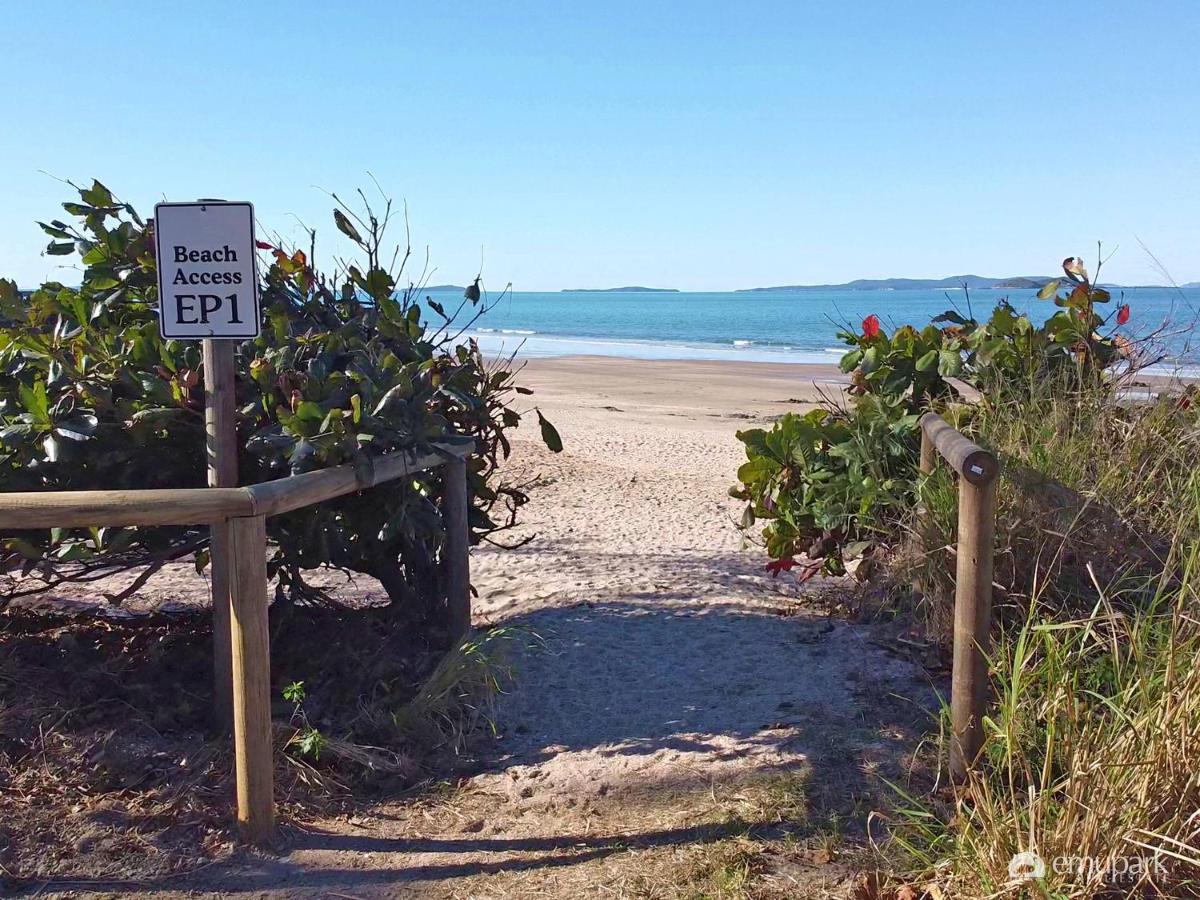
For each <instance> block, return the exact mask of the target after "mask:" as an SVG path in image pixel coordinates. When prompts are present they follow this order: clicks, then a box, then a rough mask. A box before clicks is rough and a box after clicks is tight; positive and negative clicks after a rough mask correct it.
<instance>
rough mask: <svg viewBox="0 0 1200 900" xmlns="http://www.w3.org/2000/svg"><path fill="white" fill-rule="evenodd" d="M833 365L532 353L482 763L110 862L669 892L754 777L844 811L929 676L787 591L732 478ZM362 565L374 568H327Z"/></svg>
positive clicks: (576, 892)
mask: <svg viewBox="0 0 1200 900" xmlns="http://www.w3.org/2000/svg"><path fill="white" fill-rule="evenodd" d="M836 377H837V375H836V371H835V370H832V369H822V368H810V369H805V370H801V369H799V368H797V367H793V366H778V365H754V364H746V365H740V366H735V365H729V364H719V363H667V362H633V361H628V360H615V359H573V360H572V359H568V360H553V361H549V360H547V361H538V362H537V363H536V364H532V365H531V366H530V367H529V369H528V370H527V371H526V372H525V373H524V374H523V378H522V381H523V383H525V384H528V385H530V386H531V387H533V388H534V389H535V391H536V393H535V395H534V396H533V397H532V398H528V399H530V400H534V401H536V402H537V403H538V404H539V406H540V407H541V409H542V410H543V411H544V412H545V414H546V415H547V416H548V417H549V418H550V419H551V420H552V421H554V422H555V423H556V425H557V426H558V428H559V430H560V432H561V433H562V436H563V438H564V441H565V444H566V449H565V451H564V452H563V453H561V454H557V455H555V454H550V453H549V452H547V451H546V450H545V448H544V447H542V446H541V445H540V443H537V442H535V441H534V438H535V437H536V425H535V422H534V421H533V417H532V415H531V416H530V417H529V419H530V421H529V426H528V427H526V428H525V429H524V433H523V434H522V435H521V437H520V438H519V439H518V440H517V441H515V442H514V455H513V460H512V463H511V465H510V467H509V469H508V477H509V478H511V479H512V480H514V481H518V482H529V483H531V484H532V486H531V487H530V495H531V497H532V501H531V503H530V504H529V506H528V507H526V509H525V511H524V517H523V525H522V527H521V529H520V530H519V531H517V532H514V533H509V534H507V535H505V536H504V538H503V539H504V540H505V541H507V542H513V541H516V540H519V539H521V538H524V537H532V540H531V541H530V542H529V543H528V544H526V545H524V546H522V547H520V548H519V549H516V550H506V551H501V550H498V549H494V548H490V547H487V546H481V547H478V548H476V549H475V550H474V551H473V554H472V568H473V583H474V585H475V587H476V588H477V589H478V591H479V599H478V600H477V601H476V604H475V616H476V625H477V626H480V627H489V626H509V627H512V628H513V629H514V630H515V632H516V633H517V634H518V635H519V636H520V640H519V641H514V647H515V651H514V654H513V658H512V659H511V663H512V665H513V668H514V671H515V673H516V681H515V683H514V685H513V686H512V687H511V689H510V691H509V693H508V694H506V695H505V696H504V697H503V698H501V701H500V703H499V704H498V708H497V710H496V716H495V719H496V729H497V732H496V735H495V737H494V738H490V737H487V738H484V739H483V740H482V741H481V746H480V747H479V748H478V751H477V752H478V757H479V760H478V765H477V766H476V767H475V769H474V771H476V772H477V774H475V775H474V777H472V778H470V779H469V780H468V781H467V782H466V784H465V785H464V786H462V787H461V788H456V789H454V790H453V791H449V792H445V793H439V792H436V791H435V792H432V794H426V795H425V796H423V797H422V798H420V799H418V800H407V801H390V802H385V803H381V804H377V805H374V806H371V807H367V808H363V809H361V810H359V811H358V813H357V814H356V815H354V816H352V817H349V818H348V819H331V820H324V821H314V822H307V823H301V824H298V825H294V826H293V827H290V828H289V829H288V832H287V835H286V838H287V844H286V847H285V851H284V854H283V855H282V856H276V857H256V856H253V855H248V856H243V857H241V858H240V859H239V861H238V862H237V864H235V865H232V866H227V865H221V866H214V867H211V868H209V869H206V870H204V871H203V872H201V873H198V874H196V875H193V876H192V877H191V878H189V879H187V880H186V881H179V880H171V881H167V882H162V883H157V884H155V883H150V884H140V885H136V886H134V885H129V884H125V885H116V884H114V885H110V886H109V887H111V888H112V889H113V890H114V892H115V893H117V894H122V895H123V894H125V893H128V892H129V891H130V890H136V892H138V893H149V894H155V895H162V896H230V895H242V894H254V895H257V896H271V897H275V896H279V897H284V896H287V897H350V898H365V897H396V896H420V897H530V896H556V897H591V896H596V897H624V896H655V897H657V896H675V891H676V890H677V889H678V890H684V888H683V887H682V883H683V882H684V881H686V879H687V878H688V877H689V876H688V875H687V874H686V873H687V872H688V871H689V866H692V865H694V862H695V860H696V859H697V858H698V854H701V853H702V852H703V851H704V849H705V848H706V847H708V846H712V845H714V842H719V841H721V840H723V839H724V838H726V837H727V836H728V834H735V833H740V832H739V830H740V831H744V828H745V825H746V824H747V823H748V824H756V823H761V824H763V825H771V824H772V823H773V822H774V821H775V820H776V818H777V817H778V815H779V813H778V811H777V810H776V809H775V806H777V805H778V801H776V803H775V806H772V804H770V803H764V802H762V801H761V800H760V799H758V798H759V797H760V794H761V793H762V792H763V791H766V792H768V793H769V791H770V790H771V786H772V785H774V784H778V783H785V782H781V781H780V779H781V777H783V778H786V779H787V782H786V783H788V784H795V785H800V786H801V787H800V788H799V789H798V790H799V793H798V794H797V798H798V799H797V798H792V799H791V800H789V801H788V802H790V803H792V804H793V805H796V804H799V806H800V807H802V809H801V811H800V813H798V814H799V815H800V816H801V818H805V819H806V820H810V821H811V826H812V830H813V833H814V834H816V833H817V832H819V831H820V830H821V829H833V830H839V829H842V828H845V827H847V826H846V823H847V822H851V821H852V820H859V821H861V819H862V817H863V814H864V804H866V803H869V802H870V797H871V794H872V792H873V790H875V788H876V787H877V781H876V780H875V779H874V775H873V773H874V772H875V770H876V769H878V768H880V767H883V768H884V769H886V770H888V771H889V772H894V771H895V769H896V767H897V765H898V760H899V759H901V758H902V755H903V750H904V749H905V748H906V747H907V746H909V742H910V741H911V737H912V735H913V734H914V733H915V731H916V729H915V728H914V725H917V724H920V723H921V719H922V715H923V714H922V713H921V707H922V706H928V705H929V703H930V689H929V687H928V685H927V683H926V681H925V679H924V677H923V674H922V673H921V672H919V671H918V670H916V669H915V667H912V666H911V665H910V664H908V663H906V662H900V661H897V660H894V659H892V658H890V657H888V656H887V655H885V654H884V652H883V651H882V650H880V649H879V647H878V646H877V645H875V644H873V643H871V637H872V632H871V631H870V629H868V628H866V627H863V626H858V625H851V624H848V623H845V622H842V621H839V620H832V619H827V618H825V617H824V616H823V615H822V614H821V612H820V610H819V604H817V603H814V602H813V595H814V593H816V592H818V591H820V590H822V589H825V590H841V589H842V588H841V587H839V586H836V585H829V586H825V587H824V588H822V586H820V585H810V586H808V587H807V588H805V589H804V590H803V591H802V590H801V589H799V588H798V587H797V586H796V585H795V584H794V583H792V582H791V580H790V576H787V575H785V576H783V577H781V578H780V579H779V580H773V579H771V578H769V577H767V576H766V574H765V572H764V569H763V565H764V562H765V558H764V556H763V554H762V551H761V550H757V549H754V548H750V549H746V548H744V547H743V546H742V539H741V535H740V533H739V532H738V530H737V529H736V528H735V527H734V520H735V519H736V517H737V516H738V515H739V514H740V504H739V503H738V502H737V501H734V500H732V499H730V498H729V497H728V495H727V489H728V488H729V486H730V484H731V483H732V481H733V477H734V472H735V471H736V469H737V466H738V464H739V463H740V461H741V460H742V459H743V458H744V456H743V453H742V449H741V445H740V444H739V443H738V442H737V440H736V438H735V434H734V433H735V431H736V430H737V429H738V428H741V427H747V426H749V425H751V424H754V423H756V422H765V421H768V420H769V419H770V418H771V417H773V416H776V415H778V414H780V413H782V412H785V411H787V410H789V409H792V410H794V409H797V408H798V407H797V406H796V404H795V403H794V402H791V401H794V400H795V399H797V398H799V399H802V400H811V399H813V397H814V396H815V395H816V391H817V390H818V389H821V390H836V389H837V388H836V385H833V384H831V382H832V381H833V380H835V379H836ZM814 379H815V380H816V381H817V382H819V384H820V387H819V388H818V387H814V385H813V380H814ZM523 399H525V398H523ZM374 590H377V586H374V585H373V583H370V581H369V579H367V580H364V581H363V582H362V583H360V584H357V585H355V586H352V587H349V588H347V589H343V591H342V592H343V593H345V594H347V595H351V594H360V595H363V596H366V595H369V594H370V593H371V592H372V591H374ZM205 594H206V585H205V582H204V581H203V579H200V578H198V577H197V576H196V575H195V573H194V571H192V570H191V568H190V566H178V567H174V568H173V569H172V570H171V571H169V572H166V573H163V575H162V576H160V577H159V578H158V579H157V581H156V586H155V591H154V596H155V597H157V598H158V599H159V601H161V599H162V598H163V597H164V596H165V597H173V598H176V599H177V600H178V601H180V602H184V603H197V602H204V597H205ZM85 597H86V595H81V596H80V598H79V600H80V601H82V600H83V599H85ZM141 602H142V601H138V600H133V601H131V602H130V606H131V607H132V608H135V609H136V608H138V607H139V606H140V605H141ZM866 808H870V807H866ZM791 815H792V817H793V818H794V817H795V815H797V813H796V812H795V811H793V813H791ZM788 877H789V878H791V879H792V880H793V881H795V885H793V884H792V882H791V881H789V882H788V885H787V888H788V889H787V891H785V894H784V895H787V896H791V895H795V896H832V895H835V894H837V893H838V891H843V892H844V890H845V888H846V882H845V873H844V871H842V870H838V869H837V868H836V867H832V866H829V865H827V864H825V862H824V861H822V862H820V863H819V864H814V865H813V866H812V867H811V868H810V869H806V870H805V871H803V872H800V873H798V874H796V873H793V874H792V875H789V876H788ZM801 884H802V885H803V886H802V887H800V886H799V885H801ZM98 887H99V886H98Z"/></svg>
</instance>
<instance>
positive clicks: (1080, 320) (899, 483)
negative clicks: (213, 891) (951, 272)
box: [730, 258, 1132, 575]
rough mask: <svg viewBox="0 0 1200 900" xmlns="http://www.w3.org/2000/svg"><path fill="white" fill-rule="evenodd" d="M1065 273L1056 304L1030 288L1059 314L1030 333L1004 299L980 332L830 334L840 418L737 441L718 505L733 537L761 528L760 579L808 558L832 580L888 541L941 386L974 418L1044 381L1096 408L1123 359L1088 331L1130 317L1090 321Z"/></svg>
mask: <svg viewBox="0 0 1200 900" xmlns="http://www.w3.org/2000/svg"><path fill="white" fill-rule="evenodd" d="M1063 269H1064V272H1065V273H1066V274H1067V277H1068V279H1069V283H1070V285H1071V290H1070V291H1069V292H1066V293H1062V294H1059V293H1058V290H1059V287H1060V282H1058V281H1054V282H1050V283H1049V284H1047V285H1046V286H1045V288H1043V289H1042V291H1041V293H1040V296H1041V297H1042V298H1043V299H1048V298H1049V297H1054V298H1055V302H1056V303H1057V305H1058V306H1060V307H1062V309H1061V310H1060V311H1059V312H1057V313H1055V314H1054V315H1053V316H1052V317H1051V318H1050V319H1048V320H1047V321H1046V322H1044V323H1043V324H1042V325H1041V326H1035V325H1034V324H1033V323H1032V322H1031V321H1030V319H1029V317H1028V316H1024V315H1017V313H1016V312H1015V310H1014V309H1013V307H1012V306H1011V304H1009V303H1008V302H1007V301H1006V300H1002V301H1001V302H1000V303H999V304H998V305H997V306H996V308H995V309H994V310H993V311H992V314H991V316H990V317H989V318H988V320H987V321H985V322H978V321H976V320H974V319H968V318H965V317H964V316H962V315H961V314H960V313H958V312H956V311H953V310H951V311H948V312H945V313H943V314H942V315H940V316H938V317H937V318H935V319H934V320H933V322H931V323H930V324H929V325H926V326H925V327H924V328H922V329H921V330H917V329H916V328H914V327H912V326H911V325H902V326H901V327H899V328H897V329H896V330H895V332H893V333H892V334H891V335H889V334H888V333H887V332H886V331H885V330H884V329H883V328H882V327H881V325H880V322H879V318H878V317H877V316H874V315H871V316H867V317H866V318H865V319H863V322H862V330H861V332H854V331H850V330H848V329H847V330H844V331H842V332H839V334H838V337H839V338H840V339H841V340H842V341H843V342H845V343H846V344H847V345H849V346H850V347H851V348H852V349H851V350H850V351H849V352H848V353H846V354H845V355H844V356H843V357H842V359H841V369H842V371H843V372H847V373H849V374H850V376H851V384H850V388H849V391H848V393H849V395H850V397H851V401H850V406H848V407H843V406H840V405H834V404H828V403H827V404H825V405H824V406H823V408H822V409H820V410H817V411H814V412H812V413H809V414H808V415H806V416H803V417H799V416H795V415H791V414H789V415H786V416H784V417H782V418H781V419H780V421H779V422H777V423H776V424H775V426H774V427H773V428H772V429H771V430H770V431H764V430H763V429H751V430H748V431H743V432H739V434H738V438H739V439H740V440H741V441H742V442H743V443H744V444H745V445H746V457H747V462H746V463H745V464H744V465H743V466H742V467H741V468H740V469H739V471H738V481H739V485H738V486H736V487H735V488H733V489H732V490H731V492H730V493H731V494H732V496H734V497H737V498H740V499H744V500H747V501H748V503H747V506H746V509H745V511H744V513H743V516H742V522H741V525H742V528H743V530H745V531H750V530H751V529H753V528H754V527H755V525H756V523H757V522H758V521H759V520H766V521H767V524H766V525H765V526H764V527H763V528H762V529H761V530H760V531H759V534H758V536H759V537H760V538H761V540H762V541H763V543H764V545H765V546H766V549H767V552H768V554H769V555H770V556H771V557H772V559H773V560H775V562H773V563H771V564H770V565H769V567H768V568H770V569H771V570H772V571H778V570H779V569H781V568H792V567H793V566H794V565H795V560H794V559H793V557H794V556H795V555H796V554H798V553H806V554H807V555H808V556H809V558H810V559H823V560H824V563H823V568H824V569H826V570H827V571H831V572H837V571H839V570H840V569H841V568H842V564H843V561H844V559H843V557H845V556H846V551H849V553H850V554H851V555H853V554H856V553H859V552H861V551H862V549H863V547H864V542H869V541H871V540H874V539H876V538H878V537H880V536H881V535H882V536H883V538H884V540H885V541H886V540H891V541H893V542H894V541H895V540H896V538H897V537H898V533H899V530H900V529H899V523H900V522H901V520H902V519H903V518H904V517H905V515H906V514H907V512H908V511H909V510H910V509H911V508H912V506H913V505H914V503H915V493H914V492H915V487H916V475H917V471H916V462H917V460H916V449H917V445H918V441H919V432H918V422H919V420H920V416H921V415H922V414H923V413H925V412H927V411H929V410H934V411H937V412H947V411H948V410H950V409H951V408H952V407H953V405H954V404H955V403H956V401H958V400H959V399H960V392H959V390H958V389H957V388H956V387H955V383H954V381H953V379H961V380H962V382H964V383H966V384H968V385H970V386H972V387H974V388H976V389H977V390H979V391H980V392H981V393H982V395H983V401H984V405H985V406H986V405H987V404H989V403H998V402H1007V401H1015V400H1018V399H1020V398H1028V397H1031V396H1033V394H1034V392H1035V391H1037V390H1038V389H1039V388H1040V387H1042V386H1044V385H1045V384H1046V383H1048V382H1049V383H1053V384H1055V385H1057V386H1059V387H1061V388H1062V389H1063V390H1065V391H1066V392H1067V393H1068V394H1070V395H1073V396H1074V395H1083V394H1084V393H1090V394H1096V393H1097V392H1100V393H1104V394H1105V395H1107V391H1106V388H1107V387H1108V386H1109V385H1111V380H1110V379H1109V377H1108V374H1107V373H1108V372H1109V370H1110V369H1111V367H1112V366H1113V364H1114V363H1116V362H1118V361H1121V360H1123V359H1126V358H1128V357H1129V356H1130V354H1131V350H1132V348H1131V347H1130V346H1129V344H1128V342H1125V341H1123V339H1121V338H1120V337H1118V336H1116V335H1115V328H1114V329H1113V331H1110V333H1109V334H1107V335H1101V334H1100V333H1099V329H1101V328H1103V327H1105V326H1107V325H1108V324H1109V321H1110V319H1112V318H1113V317H1114V316H1115V318H1116V320H1117V322H1118V323H1121V324H1123V323H1124V321H1126V320H1127V317H1128V307H1127V306H1122V307H1119V308H1118V310H1117V311H1116V312H1115V313H1114V314H1113V316H1109V317H1107V318H1105V317H1102V316H1100V315H1099V314H1098V313H1097V312H1096V308H1097V305H1098V304H1105V303H1108V302H1109V300H1110V299H1111V298H1110V297H1109V294H1108V292H1107V291H1105V290H1103V289H1102V288H1098V287H1095V286H1094V285H1093V284H1092V283H1091V282H1090V281H1089V280H1088V274H1087V271H1086V270H1085V269H1084V267H1083V263H1082V261H1080V260H1078V259H1076V258H1068V259H1067V260H1064V262H1063ZM939 326H941V327H939ZM960 414H961V410H959V411H956V415H960ZM964 421H965V419H964ZM819 569H820V567H817V566H813V565H810V566H808V567H806V569H805V573H806V574H809V575H811V574H815V572H817V571H819Z"/></svg>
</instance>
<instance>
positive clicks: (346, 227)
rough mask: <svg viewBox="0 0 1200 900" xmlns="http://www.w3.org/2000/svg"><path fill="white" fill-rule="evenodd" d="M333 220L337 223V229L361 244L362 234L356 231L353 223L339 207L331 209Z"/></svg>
mask: <svg viewBox="0 0 1200 900" xmlns="http://www.w3.org/2000/svg"><path fill="white" fill-rule="evenodd" d="M333 221H334V223H335V224H336V225H337V227H338V231H340V232H341V233H342V234H344V235H345V236H346V237H348V238H350V240H352V241H354V243H356V244H360V245H361V244H362V242H363V239H362V235H361V234H359V233H358V229H357V228H355V227H354V223H353V222H351V221H350V220H349V219H347V218H346V216H345V215H344V214H343V213H342V211H341V210H340V209H335V210H334V211H333Z"/></svg>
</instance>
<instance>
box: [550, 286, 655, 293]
mask: <svg viewBox="0 0 1200 900" xmlns="http://www.w3.org/2000/svg"><path fill="white" fill-rule="evenodd" d="M560 293H563V294H678V293H679V288H651V287H641V286H639V285H630V286H628V287H615V288H563V289H562V291H560Z"/></svg>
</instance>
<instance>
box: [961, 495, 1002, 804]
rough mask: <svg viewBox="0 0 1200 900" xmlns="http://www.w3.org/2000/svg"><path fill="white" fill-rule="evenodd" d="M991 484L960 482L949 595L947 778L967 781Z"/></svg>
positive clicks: (980, 664) (982, 700) (988, 575)
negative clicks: (951, 600)
mask: <svg viewBox="0 0 1200 900" xmlns="http://www.w3.org/2000/svg"><path fill="white" fill-rule="evenodd" d="M995 522H996V481H995V478H994V477H993V478H988V479H987V480H985V481H984V482H983V483H982V484H975V483H973V482H972V481H971V480H970V479H968V478H965V477H960V479H959V485H958V546H957V551H956V552H957V567H956V573H955V592H954V669H953V674H952V676H951V679H952V684H951V690H950V720H951V727H952V728H953V730H954V734H953V737H952V740H951V743H950V775H951V777H952V778H953V779H954V780H955V781H963V780H965V779H966V776H967V771H968V769H970V768H971V767H972V766H973V765H974V764H975V760H976V757H978V755H979V751H980V748H981V747H982V746H983V713H984V710H985V708H986V706H987V695H988V678H987V654H988V653H989V652H990V646H991V643H990V633H991V622H992V554H993V552H994V549H993V544H994V533H995Z"/></svg>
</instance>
